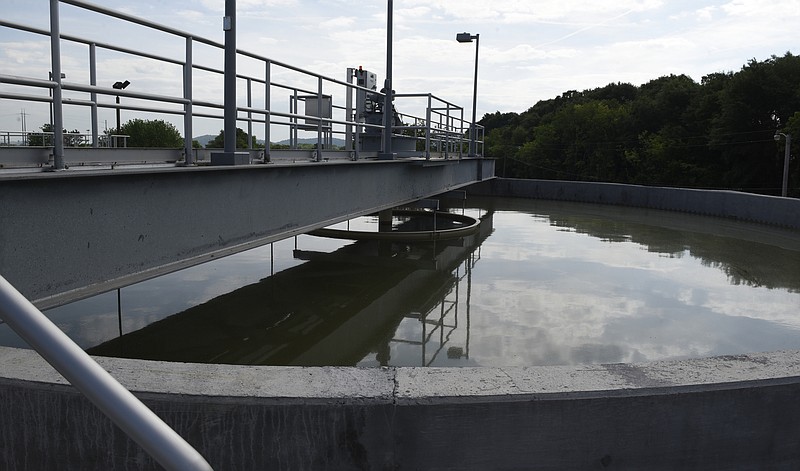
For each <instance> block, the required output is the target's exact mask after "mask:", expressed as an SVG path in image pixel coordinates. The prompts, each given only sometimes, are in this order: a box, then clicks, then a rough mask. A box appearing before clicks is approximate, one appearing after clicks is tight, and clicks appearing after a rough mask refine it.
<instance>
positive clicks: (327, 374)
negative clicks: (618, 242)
mask: <svg viewBox="0 0 800 471" xmlns="http://www.w3.org/2000/svg"><path fill="white" fill-rule="evenodd" d="M99 361H100V363H101V365H102V366H103V367H105V368H106V369H107V370H109V371H110V372H111V373H112V374H113V375H114V376H115V377H116V378H117V379H119V380H120V382H121V383H122V384H123V385H125V386H127V387H129V388H130V389H132V390H133V391H135V392H136V394H137V396H139V397H140V398H142V399H143V400H144V401H145V403H146V404H148V405H149V406H150V407H151V408H152V409H153V410H154V411H155V412H156V413H157V414H158V415H159V416H161V417H162V418H163V419H164V420H165V421H166V422H167V423H168V424H170V425H171V426H173V427H174V428H175V429H176V430H177V431H178V432H179V433H180V434H181V435H182V436H184V437H185V438H186V439H187V440H188V441H189V442H190V443H191V444H193V445H194V446H195V447H197V448H198V450H199V451H200V452H201V453H202V454H203V455H204V456H205V457H206V459H207V460H208V461H209V462H210V463H211V464H212V465H213V466H214V467H215V469H220V470H222V469H236V470H248V469H253V470H261V469H276V470H280V469H285V470H297V469H334V470H340V469H342V470H347V469H353V470H360V469H379V470H380V469H410V470H416V469H553V470H561V469H605V468H608V469H636V470H638V469H664V470H668V469H669V470H672V469H682V470H708V469H726V470H736V469H741V470H745V469H797V468H798V467H800V451H798V447H797V443H800V427H799V426H798V425H797V424H798V422H799V421H800V401H797V397H798V394H800V352H778V353H768V354H752V355H739V356H729V357H720V358H710V359H701V360H688V361H674V362H652V363H647V364H626V365H587V366H576V367H535V368H446V369H440V368H384V369H377V368H375V369H357V368H290V367H266V366H232V365H199V364H175V363H163V362H152V361H136V360H126V359H110V358H100V359H99ZM0 364H2V365H3V367H2V370H3V376H4V378H3V379H2V380H0V397H2V399H3V400H2V401H0V417H2V419H3V420H2V421H0V468H2V469H70V468H71V469H136V470H140V469H156V468H157V467H156V465H155V464H154V463H153V461H152V460H151V459H150V458H149V457H147V456H146V455H144V454H143V452H142V451H141V449H139V447H138V446H137V445H136V444H134V443H132V442H131V441H130V440H128V439H127V438H126V437H125V436H123V435H122V434H121V432H119V430H118V429H116V427H114V426H113V425H112V424H111V423H110V422H109V421H108V419H106V418H105V417H103V416H102V414H100V413H99V412H98V411H97V410H96V409H95V408H94V407H93V406H92V405H91V404H89V403H88V402H87V401H86V400H85V399H83V398H82V397H81V396H79V395H78V394H77V393H75V392H74V391H73V390H72V388H71V387H70V386H69V385H66V384H64V381H63V379H61V378H60V377H59V376H58V374H57V373H56V372H54V371H53V370H52V369H51V368H50V367H49V365H47V364H46V363H44V361H42V360H41V359H40V358H39V357H38V356H37V355H36V354H35V353H34V352H32V351H27V350H20V349H12V348H0Z"/></svg>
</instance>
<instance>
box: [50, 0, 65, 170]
mask: <svg viewBox="0 0 800 471" xmlns="http://www.w3.org/2000/svg"><path fill="white" fill-rule="evenodd" d="M58 5H59V0H50V62H51V67H52V73H53V77H52V80H53V81H54V82H55V87H54V88H53V169H54V170H64V169H65V168H66V164H65V163H64V110H63V103H62V95H61V26H60V22H59V13H58Z"/></svg>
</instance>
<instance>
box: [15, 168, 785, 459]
mask: <svg viewBox="0 0 800 471" xmlns="http://www.w3.org/2000/svg"><path fill="white" fill-rule="evenodd" d="M481 188H482V190H481ZM498 188H500V189H505V191H498ZM481 191H483V192H484V193H483V194H487V195H488V194H495V195H497V196H524V197H534V198H536V197H540V198H541V197H543V195H545V194H546V195H547V199H568V200H573V201H576V200H577V201H579V200H590V201H591V200H593V201H595V202H598V201H601V202H606V203H614V201H615V199H617V198H618V199H621V201H622V202H621V203H617V204H635V205H641V206H647V207H653V208H655V209H673V210H681V207H697V206H696V205H697V204H699V203H697V202H694V203H693V202H692V200H693V199H694V198H700V200H701V201H702V204H703V211H702V212H703V213H704V214H709V215H716V216H723V217H735V218H738V219H748V220H752V219H757V218H755V217H754V215H756V216H759V218H760V217H761V216H762V215H764V214H766V215H767V216H768V217H769V218H770V220H769V221H761V222H767V223H771V224H778V225H788V226H790V227H795V228H796V227H797V223H796V220H797V218H798V217H800V216H798V214H800V200H789V199H781V201H779V204H777V205H769V208H770V211H768V212H767V213H764V212H762V211H761V209H760V208H763V207H765V206H764V205H766V204H769V203H774V202H775V199H774V198H772V197H763V199H762V198H757V197H754V196H753V195H745V196H743V197H741V198H740V197H739V196H737V195H731V194H725V195H719V194H709V193H715V192H701V191H698V190H685V191H682V190H676V192H675V193H673V192H672V190H668V189H657V191H654V192H649V191H648V190H647V189H646V188H645V187H628V186H621V185H603V184H587V185H586V186H583V185H582V184H580V183H574V182H545V183H542V182H537V181H531V182H527V183H526V182H519V181H512V182H509V181H502V180H501V181H495V182H489V184H484V185H483V186H482V187H480V188H478V193H481ZM531 192H533V194H531ZM559 195H560V196H561V198H560V197H559ZM645 196H646V197H645ZM770 198H772V199H770ZM672 200H675V204H674V205H675V206H678V207H677V208H670V205H673V202H672ZM715 201H716V202H719V208H717V207H715V203H714V202H715ZM751 202H752V203H751ZM639 203H641V204H639ZM693 205H694V206H693ZM733 211H735V212H737V213H736V214H739V216H731V214H730V213H731V212H733ZM783 216H786V219H781V218H782V217H783ZM792 218H794V219H792ZM781 221H784V222H787V221H788V222H789V223H788V224H781ZM96 359H97V361H98V363H99V364H100V365H101V366H103V367H104V368H106V369H107V370H108V371H109V372H110V373H111V374H112V375H113V376H114V377H116V378H117V379H118V380H119V381H120V382H121V383H122V384H123V385H124V386H125V387H127V388H129V389H130V390H131V391H133V392H134V393H136V394H137V395H138V396H139V397H141V398H142V399H143V400H144V401H145V403H147V404H148V405H150V406H151V407H154V410H155V411H156V413H158V414H159V415H161V416H162V417H164V419H165V420H166V421H167V423H169V424H170V425H172V426H173V427H174V428H175V429H176V431H178V433H180V434H182V435H184V436H185V437H186V438H187V440H188V441H189V442H190V443H192V444H194V445H195V446H197V447H198V450H199V451H200V452H201V453H202V454H204V456H206V457H207V458H208V459H209V462H210V463H211V464H212V465H213V466H215V467H217V468H218V469H265V468H267V467H269V468H274V469H456V468H457V469H492V468H495V469H496V468H503V469H511V468H513V469H521V468H525V469H528V468H529V467H536V468H538V469H602V468H607V467H610V466H612V465H613V467H614V468H615V469H755V468H764V467H766V468H770V469H797V467H800V451H798V449H797V446H796V444H797V443H800V427H797V425H796V424H797V423H800V401H797V400H796V398H797V397H798V396H799V395H800V350H786V351H775V352H765V353H749V354H743V355H727V356H717V357H710V358H699V359H688V360H673V361H653V362H647V363H638V364H589V365H578V366H536V367H509V368H482V367H468V368H430V367H428V368H421V367H392V368H353V367H342V368H339V367H274V366H237V365H219V364H214V365H210V364H186V363H168V362H157V361H143V360H129V359H120V358H96ZM74 396H76V394H75V392H74V391H72V389H71V387H70V386H69V385H67V384H66V383H65V380H64V379H63V378H61V376H60V375H59V374H58V373H57V372H55V370H53V369H52V368H51V367H50V366H49V365H48V364H46V363H45V362H44V360H42V359H41V358H40V357H39V356H38V354H37V353H36V352H34V351H30V350H25V349H17V348H9V347H0V397H8V398H10V399H9V400H4V401H0V417H3V418H4V420H2V421H0V424H2V425H0V467H3V465H5V468H6V469H13V468H14V467H19V466H24V465H30V463H31V462H32V461H31V460H36V459H38V460H39V461H34V462H35V464H37V465H39V466H40V467H41V466H45V467H46V466H47V465H48V464H51V465H52V464H54V463H59V462H61V461H63V460H64V459H67V460H71V461H76V462H81V461H82V462H86V461H87V460H88V461H91V462H92V463H95V465H96V466H97V469H101V468H102V467H123V468H128V467H129V465H130V464H131V463H138V464H137V465H136V466H132V467H130V469H152V467H151V464H152V463H151V462H149V461H147V459H146V458H142V457H141V451H138V450H137V449H136V448H135V447H133V448H132V447H131V445H129V444H126V442H125V440H124V439H120V440H115V441H114V442H113V443H114V444H113V446H109V447H103V446H98V443H101V442H103V440H106V436H107V435H109V434H111V435H113V436H116V435H119V432H113V431H111V432H109V429H108V426H107V425H103V424H105V423H106V422H107V420H105V419H104V418H103V417H97V412H96V411H95V412H92V409H91V406H87V405H85V404H84V402H86V401H83V402H81V401H80V398H77V399H75V398H74ZM64 409H66V410H69V411H74V410H78V411H80V413H75V412H72V413H71V414H72V415H70V417H73V416H75V415H76V414H77V416H78V417H77V418H74V417H73V418H72V419H70V420H66V419H64V420H61V421H60V422H59V421H58V420H56V419H54V417H59V416H60V415H63V414H65V412H63V411H62V410H64ZM54 420H55V422H54ZM104 420H105V421H104ZM73 421H74V422H75V423H73ZM53 423H56V424H57V425H53ZM76 423H77V425H76ZM59 424H60V425H59ZM52 427H61V428H62V429H64V430H69V431H70V433H73V434H74V435H75V436H76V437H78V438H75V440H78V441H79V443H77V444H75V445H69V444H67V445H65V444H63V443H62V441H59V440H57V439H52V443H51V444H50V445H48V446H50V447H52V448H53V449H52V450H50V449H47V450H44V451H43V452H42V454H41V455H42V456H38V455H37V456H33V457H32V456H31V455H30V454H24V456H22V457H21V456H20V453H18V452H15V451H14V450H15V449H16V448H21V447H30V446H36V443H38V441H37V440H39V441H41V440H43V439H44V438H46V437H48V431H49V429H50V428H52ZM20 428H21V429H22V431H20V430H19V429H20ZM75 430H78V432H80V433H76V432H75ZM55 433H58V431H56V432H55ZM114 434H116V435H114ZM31 437H33V438H31ZM37 437H38V438H37ZM43 437H44V438H43ZM123 438H124V437H123ZM3 441H5V442H6V445H5V446H4V443H3ZM8 443H10V444H8ZM137 457H138V458H137ZM137 460H138V461H137ZM534 464H535V466H533V465H534Z"/></svg>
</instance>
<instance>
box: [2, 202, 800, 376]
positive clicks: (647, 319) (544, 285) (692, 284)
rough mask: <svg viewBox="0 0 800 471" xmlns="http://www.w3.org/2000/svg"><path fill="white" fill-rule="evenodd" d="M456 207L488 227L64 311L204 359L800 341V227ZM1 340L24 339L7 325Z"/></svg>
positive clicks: (264, 251) (658, 350)
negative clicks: (451, 238) (460, 236)
mask: <svg viewBox="0 0 800 471" xmlns="http://www.w3.org/2000/svg"><path fill="white" fill-rule="evenodd" d="M456 211H457V212H459V213H460V212H462V211H463V212H464V213H466V214H468V215H471V216H473V217H476V218H480V219H481V220H482V221H483V223H482V226H481V231H480V232H479V233H476V234H474V235H472V236H470V237H466V238H464V239H460V240H455V241H439V242H436V243H413V244H412V243H403V242H395V243H388V242H383V243H379V242H374V241H359V242H349V241H337V240H329V239H322V238H318V237H313V236H308V235H304V236H300V237H298V238H296V239H289V240H285V241H281V242H279V243H276V244H272V245H268V246H264V247H261V248H258V249H254V250H250V251H248V252H244V253H241V254H237V255H234V256H230V257H227V258H224V259H220V260H217V261H214V262H210V263H207V264H204V265H200V266H196V267H193V268H190V269H187V270H184V271H182V272H178V273H173V274H171V275H167V276H163V277H160V278H156V279H153V280H150V281H147V282H144V283H139V284H137V285H133V286H130V287H126V288H123V289H122V290H120V291H119V292H117V291H114V292H110V293H105V294H102V295H99V296H95V297H93V298H90V299H86V300H83V301H80V302H77V303H73V304H70V305H67V306H62V307H59V308H56V309H51V310H50V311H48V312H47V314H48V316H49V317H50V318H52V319H53V320H54V321H55V322H56V323H57V324H58V325H59V326H60V327H61V328H62V329H64V330H65V331H66V332H67V334H68V335H70V336H71V337H72V338H73V339H74V340H76V342H78V343H79V344H80V345H81V346H82V347H84V348H86V349H87V350H88V351H89V352H90V353H93V354H100V355H112V356H126V357H133V358H151V359H164V360H172V361H192V362H220V363H239V364H277V365H358V366H379V365H391V366H420V365H426V366H427V365H433V366H468V365H470V366H534V365H566V364H586V363H609V362H631V361H648V360H659V359H677V358H687V357H698V356H709V355H722V354H739V353H750V352H758V351H771V350H779V349H800V318H798V312H800V309H798V308H799V307H800V233H798V232H797V231H788V230H782V229H777V228H771V227H766V226H760V225H753V224H747V223H740V222H735V221H730V220H724V219H717V218H707V217H699V216H693V215H687V214H681V213H670V212H663V211H656V210H644V209H634V208H620V207H610V206H599V205H586V204H575V203H557V202H544V201H534V200H521V199H502V198H490V199H474V200H469V201H468V202H467V207H466V208H465V209H458V210H456ZM376 224H377V221H376V220H375V218H361V219H359V220H355V221H351V222H350V226H351V229H358V230H365V228H369V227H374V226H375V225H376ZM345 226H346V224H344V223H343V224H342V225H339V227H345ZM0 343H2V344H4V345H13V346H24V344H23V343H22V341H21V340H19V339H18V338H17V337H16V336H15V335H14V334H13V333H12V332H9V330H8V327H7V326H4V325H3V326H0Z"/></svg>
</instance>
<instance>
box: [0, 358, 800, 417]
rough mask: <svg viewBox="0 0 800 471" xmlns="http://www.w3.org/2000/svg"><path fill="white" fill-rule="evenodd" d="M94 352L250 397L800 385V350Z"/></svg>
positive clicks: (162, 385)
mask: <svg viewBox="0 0 800 471" xmlns="http://www.w3.org/2000/svg"><path fill="white" fill-rule="evenodd" d="M93 358H94V359H95V360H96V361H97V362H98V363H99V364H100V365H101V366H102V367H103V368H105V369H106V370H107V371H108V372H110V373H111V374H112V375H113V376H114V377H115V378H116V379H117V380H118V381H120V383H122V385H123V386H125V387H126V388H128V389H130V390H131V391H133V392H137V393H142V394H145V395H147V396H151V395H166V396H172V395H175V396H180V397H182V398H183V399H187V398H190V397H192V396H194V397H198V398H204V399H205V400H208V399H211V398H220V399H222V398H226V399H237V400H245V401H246V402H251V401H252V402H260V401H269V400H281V401H299V402H302V403H304V404H307V403H321V404H325V403H336V404H343V403H356V404H362V403H365V402H378V403H382V402H389V403H392V404H398V403H403V402H404V401H408V402H410V403H418V402H419V401H424V402H433V403H436V402H442V403H446V402H455V403H461V402H464V401H480V402H485V401H495V400H503V401H515V400H530V399H535V400H554V399H564V398H571V399H581V398H583V399H587V398H593V397H607V396H609V395H613V396H642V395H648V396H649V395H660V394H673V393H681V392H691V391H695V390H707V389H731V388H742V387H750V386H758V385H768V384H789V383H798V384H800V350H782V351H775V352H762V353H751V354H745V355H723V356H715V357H706V358H697V359H686V360H664V361H652V362H644V363H614V364H587V365H570V366H532V367H491V368H489V367H486V368H484V367H456V368H437V367H385V368H373V367H370V368H357V367H300V366H252V365H222V364H200V363H173V362H164V361H152V360H131V359H126V358H109V357H93ZM0 365H3V366H2V376H1V377H0V381H6V382H7V381H12V382H29V383H36V384H38V385H40V386H43V385H51V386H57V385H69V383H68V382H67V381H66V380H65V379H64V378H63V377H62V376H61V375H60V374H59V373H58V372H57V371H56V370H55V369H53V368H52V367H51V366H50V365H49V364H48V363H47V362H46V361H44V359H42V358H41V357H40V356H39V355H38V354H37V353H36V352H35V351H33V350H28V349H22V348H13V347H0ZM309 401H310V402H309Z"/></svg>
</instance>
